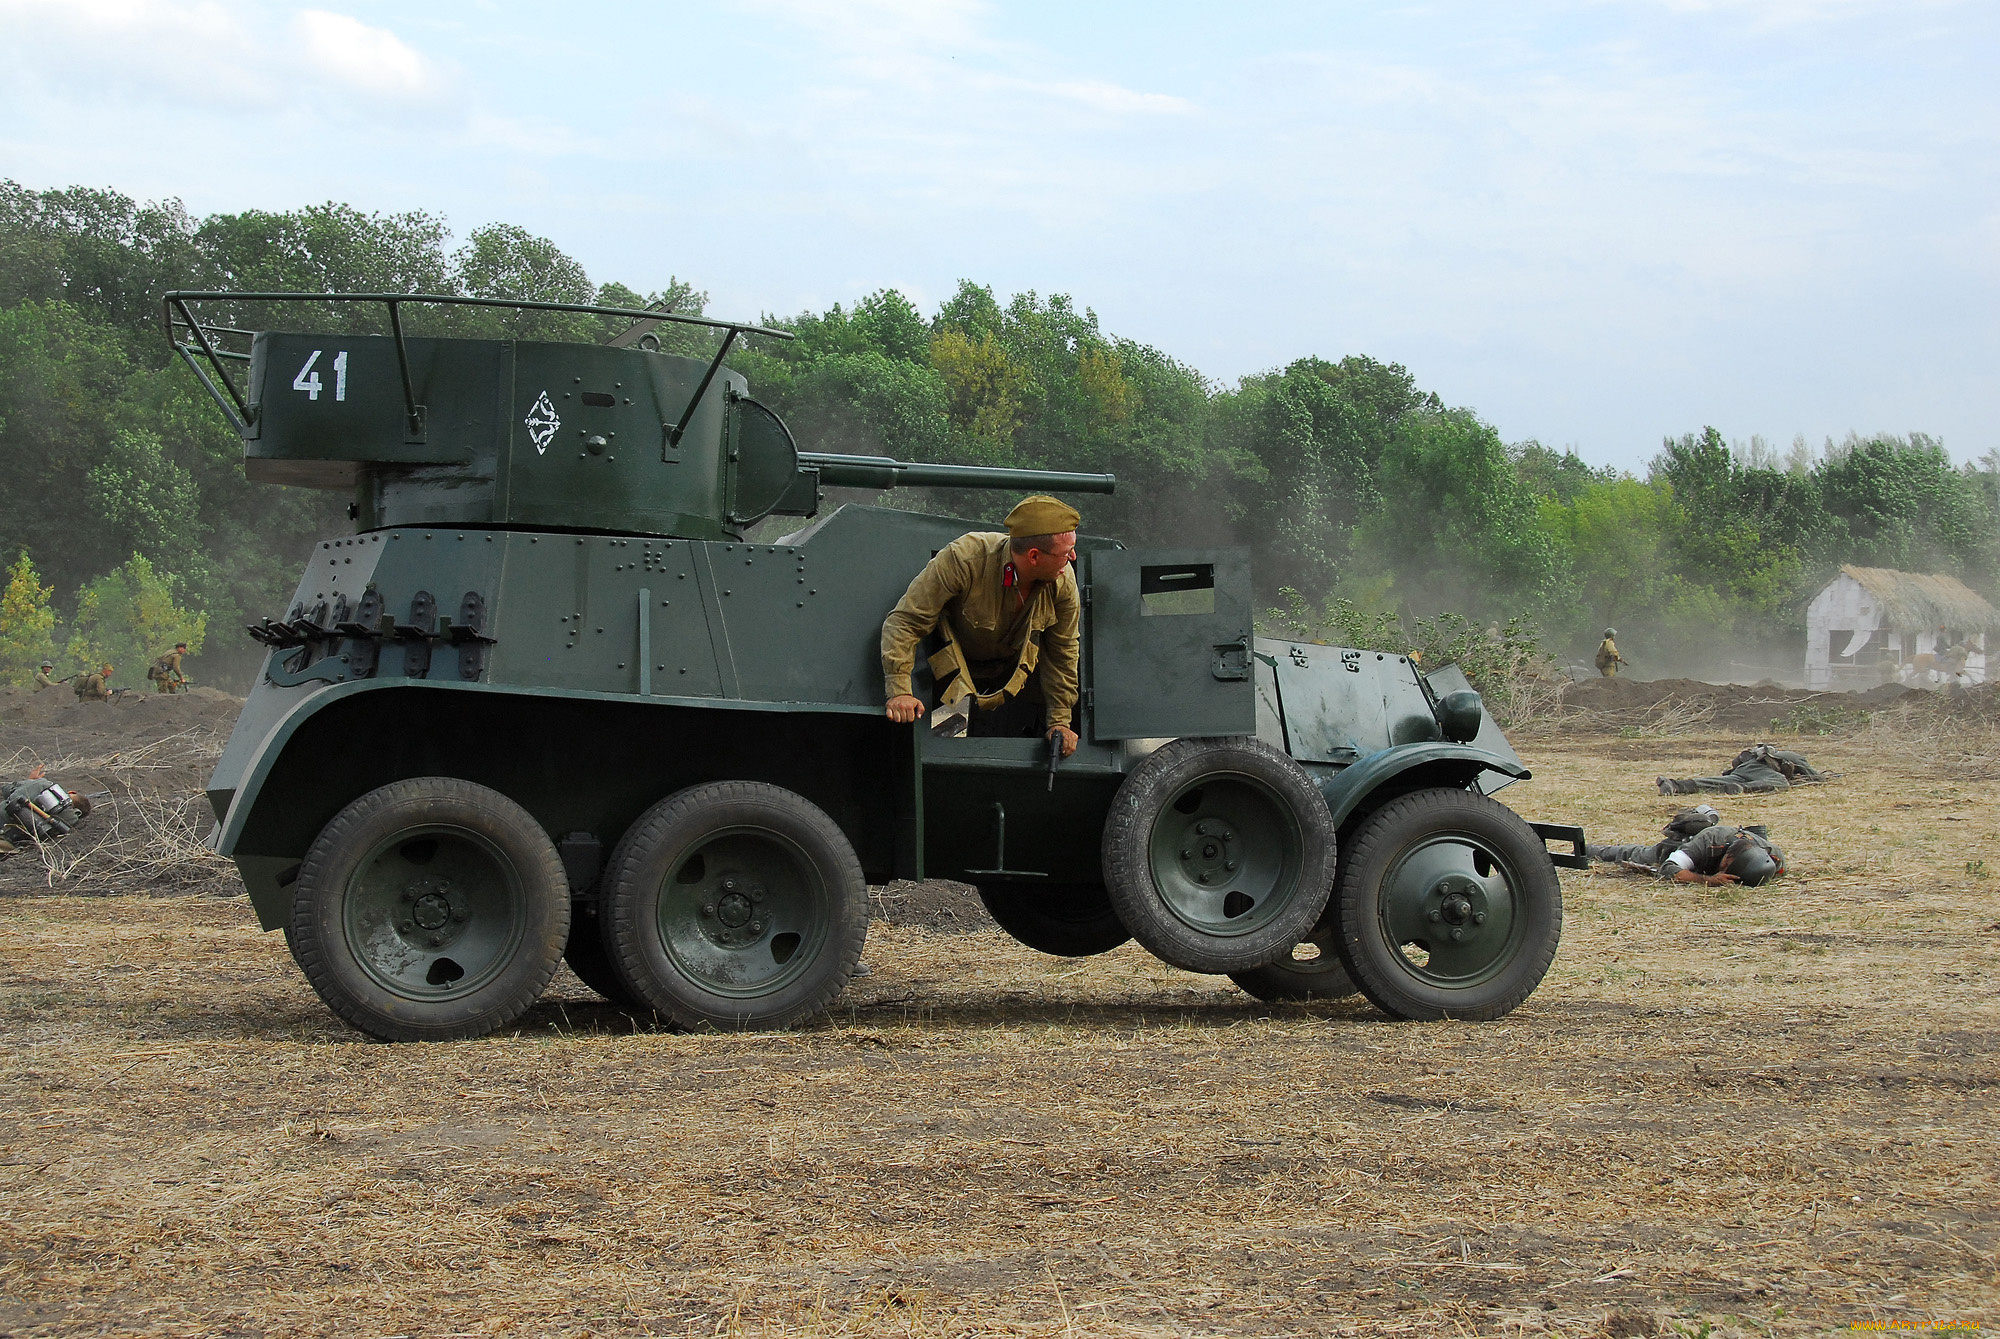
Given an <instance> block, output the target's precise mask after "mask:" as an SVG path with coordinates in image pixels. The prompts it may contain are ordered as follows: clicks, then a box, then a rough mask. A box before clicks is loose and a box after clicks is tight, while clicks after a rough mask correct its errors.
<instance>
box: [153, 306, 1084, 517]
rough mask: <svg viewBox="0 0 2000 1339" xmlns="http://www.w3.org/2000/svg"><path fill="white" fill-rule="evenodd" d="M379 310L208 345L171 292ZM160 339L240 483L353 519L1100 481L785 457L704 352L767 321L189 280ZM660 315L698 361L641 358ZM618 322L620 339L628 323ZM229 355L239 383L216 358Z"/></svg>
mask: <svg viewBox="0 0 2000 1339" xmlns="http://www.w3.org/2000/svg"><path fill="white" fill-rule="evenodd" d="M204 300H229V301H232V302H293V303H326V302H342V303H361V304H377V303H379V304H381V305H382V306H384V307H385V308H386V309H387V310H388V313H389V316H390V321H389V325H390V333H388V334H386V335H318V334H305V333H297V332H292V331H261V332H256V333H254V334H252V333H250V332H237V333H245V334H250V346H249V349H248V352H247V353H245V352H242V351H240V350H237V351H230V350H225V349H223V348H222V347H220V344H219V341H218V340H217V339H216V338H215V336H216V335H217V333H218V331H217V330H216V328H215V327H211V326H207V325H204V324H202V323H201V322H200V321H199V319H198V318H197V316H196V314H195V310H194V308H193V307H192V306H191V305H190V304H193V303H198V302H201V301H204ZM426 303H437V304H445V305H458V306H465V305H471V306H499V307H507V308H527V309H530V310H550V311H562V312H578V313H585V314H596V315H605V316H613V317H622V318H628V319H630V320H631V321H632V322H633V327H632V330H630V331H628V332H626V333H627V335H629V336H631V338H630V339H629V340H628V339H627V338H626V336H620V337H618V338H617V339H614V341H613V342H612V343H610V344H597V345H593V344H579V343H568V342H545V341H538V340H501V339H457V338H419V337H415V336H410V335H406V334H405V333H404V330H403V316H402V309H403V308H404V307H405V306H407V305H410V304H426ZM165 305H166V319H167V322H168V328H169V331H170V332H176V331H178V332H185V334H186V336H187V338H188V340H189V341H191V342H183V341H182V340H180V339H176V341H175V346H176V348H177V349H178V350H179V352H180V354H181V356H182V357H183V358H184V359H186V360H187V362H188V363H189V365H190V366H192V367H193V368H194V369H195V371H196V372H197V374H198V375H200V376H201V377H202V380H203V382H204V384H205V385H206V386H207V387H208V390H209V392H210V394H211V395H213V396H214V397H215V398H216V401H217V403H218V404H220V405H221V406H222V408H223V410H224V412H225V413H227V414H228V415H229V417H230V420H231V422H232V424H233V425H234V426H235V427H236V429H237V431H238V432H239V433H240V434H241V435H242V437H243V443H244V464H245V470H246V472H247V474H248V475H249V477H250V478H251V479H252V480H254V481H258V482H264V483H279V484H292V485H296V486H304V487H310V488H331V489H341V490H352V492H353V494H354V511H353V516H354V519H355V521H356V527H357V529H359V530H362V531H371V530H379V529H384V528H387V527H392V526H407V525H416V526H423V525H431V526H477V527H491V528H502V529H539V530H576V531H600V532H605V533H616V534H641V535H658V536H662V537H668V538H676V539H735V538H740V537H741V536H742V534H743V532H744V530H745V529H747V528H748V527H749V526H751V525H754V524H755V523H756V522H758V521H760V520H762V519H763V518H764V517H766V516H771V515H779V516H798V517H808V516H812V515H814V514H815V513H816V512H817V510H818V508H819V503H820V500H821V491H820V490H821V488H822V486H840V487H858V488H891V487H895V486H897V485H899V484H901V485H927V486H933V487H952V488H996V489H1015V490H1023V491H1031V490H1064V491H1069V492H1082V493H1108V492H1110V491H1111V489H1112V485H1113V480H1112V478H1111V476H1109V475H1098V474H1069V473H1058V472H1050V471H1041V470H1013V469H986V468H979V467H973V466H960V465H928V464H912V463H907V462H903V461H897V460H892V459H889V458H887V457H882V456H851V455H825V454H814V453H802V452H800V451H799V450H798V448H797V445H796V444H795V443H794V441H793V439H792V434H791V431H790V430H789V429H788V428H787V427H786V426H785V424H784V421H783V420H782V419H780V418H779V417H778V416H777V414H775V413H773V412H772V411H771V410H770V409H769V408H768V407H766V406H765V405H763V404H760V403H758V402H757V401H756V400H755V399H752V398H751V396H750V387H749V383H748V382H747V381H746V380H745V379H744V378H743V377H742V375H740V374H739V373H736V372H733V371H731V370H729V369H728V368H727V367H725V366H724V365H723V363H724V359H725V358H726V356H727V355H728V353H729V351H730V349H731V348H732V347H734V345H735V341H736V340H737V339H738V338H739V337H740V336H744V335H757V336H763V337H766V338H771V339H790V338H791V337H792V336H791V334H790V333H789V332H787V331H784V330H774V329H768V328H766V327H763V326H755V325H747V324H731V323H729V322H724V321H711V320H707V319H705V318H700V317H687V316H680V315H677V314H674V313H670V312H660V311H649V310H638V309H632V308H622V307H594V306H584V305H575V304H563V303H532V302H519V303H516V302H498V301H493V302H488V301H485V300H480V299H470V298H456V297H445V296H421V295H415V296H405V295H400V294H366V293H364V294H332V295H329V294H314V293H196V292H174V293H169V294H167V296H166V299H165ZM663 321H675V322H681V323H685V324H692V325H696V326H702V327H708V328H711V329H714V330H717V331H719V332H721V334H722V339H721V343H720V347H719V348H718V349H717V350H716V352H715V355H714V357H713V358H711V359H709V360H707V361H703V360H701V359H696V358H686V357H681V356H678V355H674V354H669V353H665V352H661V351H660V350H659V346H658V340H657V338H655V337H653V336H652V335H651V331H650V328H651V327H653V326H656V325H658V324H659V323H660V322H663ZM635 332H636V333H635ZM230 361H235V362H238V363H239V364H241V363H247V365H248V366H247V375H246V376H244V377H243V383H242V385H241V386H240V387H239V385H238V384H237V382H236V380H235V379H234V378H232V377H231V376H230V375H229V374H228V372H227V371H226V369H225V367H224V364H225V363H226V362H230Z"/></svg>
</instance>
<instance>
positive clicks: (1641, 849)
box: [1584, 804, 1722, 870]
mask: <svg viewBox="0 0 2000 1339" xmlns="http://www.w3.org/2000/svg"><path fill="white" fill-rule="evenodd" d="M1721 821H1722V815H1721V814H1719V813H1717V812H1716V811H1715V809H1714V808H1713V807H1712V806H1710V805H1706V804H1702V805H1697V806H1695V807H1694V808H1692V809H1683V810H1681V811H1680V812H1679V813H1677V814H1675V815H1674V816H1673V817H1672V818H1670V819H1668V820H1667V824H1666V826H1665V827H1663V828H1661V829H1660V840H1659V841H1656V842H1634V843H1631V844H1630V845H1623V846H1621V845H1615V844H1614V845H1600V844H1598V843H1596V842H1592V843H1590V844H1589V845H1587V846H1586V847H1584V853H1585V854H1586V855H1588V856H1589V857H1590V858H1591V859H1592V860H1601V861H1603V862H1605V863H1606V864H1610V865H1625V866H1634V865H1638V866H1643V867H1644V868H1646V869H1648V870H1657V869H1659V867H1660V864H1661V862H1662V861H1664V860H1665V859H1666V858H1667V857H1668V856H1669V855H1671V854H1673V853H1674V852H1675V851H1678V850H1679V849H1680V848H1681V844H1682V843H1683V842H1685V841H1687V839H1688V838H1690V837H1692V836H1694V835H1695V834H1696V833H1698V832H1706V831H1707V830H1708V829H1710V828H1712V827H1714V826H1715V825H1716V824H1717V823H1720V822H1721Z"/></svg>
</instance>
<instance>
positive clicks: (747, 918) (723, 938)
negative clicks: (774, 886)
mask: <svg viewBox="0 0 2000 1339" xmlns="http://www.w3.org/2000/svg"><path fill="white" fill-rule="evenodd" d="M764 897H765V890H764V885H763V884H761V883H759V882H757V881H756V880H755V879H749V878H743V877H740V876H738V875H735V874H725V875H723V876H721V877H720V878H717V879H715V880H713V881H712V882H711V883H710V884H709V886H708V887H707V888H705V889H704V890H703V893H702V899H701V928H702V932H703V933H704V934H705V935H706V936H707V937H708V938H709V939H710V940H711V941H713V942H714V943H717V944H720V945H721V946H722V947H724V948H741V947H743V946H744V945H746V944H754V943H756V942H757V940H758V939H760V938H762V937H763V934H764V919H765V918H764V916H763V913H762V911H761V909H760V908H759V906H758V904H759V903H760V902H762V901H763V900H764Z"/></svg>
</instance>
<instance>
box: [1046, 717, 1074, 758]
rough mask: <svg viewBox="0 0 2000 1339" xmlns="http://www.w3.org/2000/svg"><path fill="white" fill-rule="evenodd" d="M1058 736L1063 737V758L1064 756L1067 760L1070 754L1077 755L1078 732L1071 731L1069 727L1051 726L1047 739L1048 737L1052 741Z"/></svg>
mask: <svg viewBox="0 0 2000 1339" xmlns="http://www.w3.org/2000/svg"><path fill="white" fill-rule="evenodd" d="M1057 736H1061V737H1062V756H1063V757H1065V758H1067V757H1069V755H1070V754H1072V753H1075V752H1076V731H1074V730H1072V729H1070V728H1069V727H1068V726H1066V725H1052V726H1050V727H1049V733H1048V736H1047V737H1048V738H1050V739H1054V738H1056V737H1057Z"/></svg>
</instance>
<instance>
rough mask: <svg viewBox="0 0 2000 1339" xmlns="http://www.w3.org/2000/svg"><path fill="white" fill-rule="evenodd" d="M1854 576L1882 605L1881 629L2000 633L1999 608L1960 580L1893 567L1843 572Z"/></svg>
mask: <svg viewBox="0 0 2000 1339" xmlns="http://www.w3.org/2000/svg"><path fill="white" fill-rule="evenodd" d="M1840 572H1841V575H1842V576H1849V577H1853V578H1854V579H1855V580H1856V581H1857V582H1859V583H1860V584H1861V588H1862V589H1863V590H1865V591H1867V592H1868V593H1869V594H1870V595H1873V596H1874V597H1875V598H1876V600H1877V601H1879V602H1880V606H1881V611H1882V617H1881V619H1880V621H1879V622H1878V623H1877V624H1876V626H1878V627H1887V628H1894V629H1896V630H1897V631H1898V632H1929V631H1932V630H1934V629H1937V628H1950V629H1951V630H1952V631H1954V632H1961V633H1963V632H2000V609H1995V608H1994V607H1993V606H1992V605H1990V604H1988V603H1987V602H1986V601H1985V600H1984V599H1982V598H1980V596H1979V594H1978V593H1977V592H1975V591H1973V590H1972V589H1971V588H1969V587H1968V586H1967V585H1966V584H1965V583H1964V582H1963V581H1960V580H1959V579H1958V578H1957V577H1948V576H1943V575H1939V574H1931V575H1928V576H1926V575H1923V574H1921V573H1917V572H1898V571H1896V570H1895V569H1894V568H1890V567H1853V566H1846V567H1842V568H1841V569H1840Z"/></svg>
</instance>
